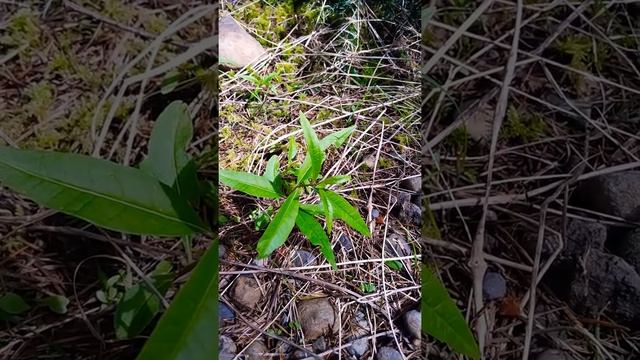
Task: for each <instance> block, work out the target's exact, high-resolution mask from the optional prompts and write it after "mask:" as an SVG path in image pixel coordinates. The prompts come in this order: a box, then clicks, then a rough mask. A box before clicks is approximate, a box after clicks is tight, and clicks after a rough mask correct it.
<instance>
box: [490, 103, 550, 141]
mask: <svg viewBox="0 0 640 360" xmlns="http://www.w3.org/2000/svg"><path fill="white" fill-rule="evenodd" d="M546 132H547V123H546V122H545V121H544V119H543V118H542V116H541V115H540V114H538V113H533V114H522V113H521V112H519V111H518V109H516V108H515V107H514V106H513V105H511V106H510V107H509V110H508V111H507V121H506V123H505V124H504V126H503V129H502V130H501V131H500V135H501V136H502V138H503V139H505V140H518V141H522V142H524V143H528V142H531V141H534V140H537V139H539V138H541V137H542V136H544V135H545V134H546Z"/></svg>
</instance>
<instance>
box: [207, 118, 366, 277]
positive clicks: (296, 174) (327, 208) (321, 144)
mask: <svg viewBox="0 0 640 360" xmlns="http://www.w3.org/2000/svg"><path fill="white" fill-rule="evenodd" d="M299 120H300V124H301V125H302V130H303V134H304V140H305V142H306V146H307V149H306V150H307V153H306V157H305V159H304V161H303V162H302V163H298V162H296V161H295V155H296V152H297V146H296V143H295V141H291V140H289V142H288V144H289V148H288V151H287V163H286V164H287V165H286V166H284V167H282V168H281V167H280V158H279V156H278V155H273V156H272V157H271V158H270V159H269V161H268V163H267V166H266V169H265V171H264V173H263V174H262V175H256V174H251V173H248V172H241V171H232V170H225V169H222V170H220V181H221V182H222V183H223V184H225V185H227V186H229V187H231V188H233V189H236V190H238V191H241V192H243V193H245V194H248V195H251V196H255V197H258V198H265V199H273V200H278V201H282V200H284V201H282V202H281V203H280V207H279V209H278V211H277V212H276V215H275V216H274V217H273V219H272V220H271V222H270V223H269V225H268V226H267V228H266V230H265V231H264V233H263V234H262V236H261V237H260V239H259V240H258V245H257V250H258V256H259V258H266V257H268V256H269V255H270V254H271V253H272V252H273V251H275V250H276V249H277V248H279V247H280V246H282V245H283V244H284V243H285V241H286V240H287V238H288V237H289V234H290V233H291V232H292V231H293V228H294V227H295V226H297V227H298V229H299V230H300V231H301V232H302V234H304V235H305V236H306V237H307V238H308V239H309V241H310V242H311V244H313V245H316V246H319V247H320V252H322V254H323V255H324V256H325V258H326V259H327V261H328V262H329V263H330V264H331V266H332V267H333V269H337V266H336V261H335V256H334V254H333V250H332V249H331V242H330V241H329V238H328V236H327V234H331V231H332V229H333V225H334V220H342V221H344V222H345V223H346V224H347V225H348V226H350V227H351V228H352V229H354V230H356V231H357V232H359V233H361V234H362V235H364V236H371V233H370V231H369V228H368V226H367V224H366V222H365V221H364V220H363V219H362V217H361V216H360V213H359V212H358V210H356V209H355V208H354V207H353V206H352V205H351V204H349V202H348V201H347V200H346V199H345V198H343V197H342V196H341V195H339V194H338V193H337V192H335V191H333V190H331V187H332V186H336V185H340V184H344V183H346V182H348V181H349V180H350V179H351V178H350V177H349V176H346V175H337V176H330V177H323V176H321V171H322V165H323V163H324V161H325V159H326V151H327V149H328V148H329V147H330V146H335V147H340V146H342V144H344V142H345V141H346V140H347V139H348V138H349V136H350V135H351V133H352V132H353V130H354V129H355V127H349V128H345V129H343V130H340V131H337V132H335V133H333V134H330V135H328V136H326V137H324V138H323V139H319V138H318V135H317V134H316V133H315V131H314V130H313V128H312V127H311V124H310V123H309V120H308V119H307V118H306V116H305V115H304V114H302V113H300V118H299ZM305 193H306V194H310V195H313V197H314V198H316V201H315V202H308V203H301V201H300V197H301V195H302V194H305ZM318 218H324V219H323V220H324V224H325V226H324V227H323V226H322V224H321V223H320V222H319V221H318Z"/></svg>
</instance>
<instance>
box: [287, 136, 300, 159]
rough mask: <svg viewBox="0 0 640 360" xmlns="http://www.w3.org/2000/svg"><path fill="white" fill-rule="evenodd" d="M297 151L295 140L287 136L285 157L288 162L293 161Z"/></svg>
mask: <svg viewBox="0 0 640 360" xmlns="http://www.w3.org/2000/svg"><path fill="white" fill-rule="evenodd" d="M297 153H298V146H297V145H296V140H295V139H294V138H293V136H292V137H290V138H289V148H288V150H287V158H288V160H289V164H291V162H293V160H294V159H295V158H296V154H297Z"/></svg>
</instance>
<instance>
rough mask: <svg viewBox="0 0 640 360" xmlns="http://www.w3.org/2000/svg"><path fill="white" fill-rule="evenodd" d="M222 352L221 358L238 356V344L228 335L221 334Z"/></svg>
mask: <svg viewBox="0 0 640 360" xmlns="http://www.w3.org/2000/svg"><path fill="white" fill-rule="evenodd" d="M219 346H220V351H219V352H220V354H219V359H221V360H231V359H233V358H234V357H235V356H236V351H237V348H236V344H235V343H234V342H233V340H231V338H229V337H228V336H224V335H221V336H220V345H219Z"/></svg>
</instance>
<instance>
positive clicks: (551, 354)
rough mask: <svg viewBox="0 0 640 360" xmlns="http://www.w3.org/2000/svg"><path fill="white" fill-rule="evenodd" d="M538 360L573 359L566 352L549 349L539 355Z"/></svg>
mask: <svg viewBox="0 0 640 360" xmlns="http://www.w3.org/2000/svg"><path fill="white" fill-rule="evenodd" d="M536 360H571V357H570V356H569V355H567V353H566V352H564V351H561V350H554V349H548V350H545V351H543V352H541V353H540V354H538V356H536Z"/></svg>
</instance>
